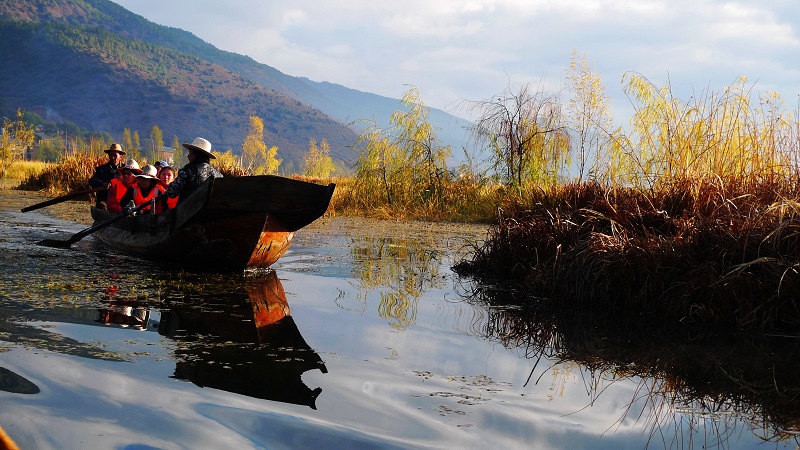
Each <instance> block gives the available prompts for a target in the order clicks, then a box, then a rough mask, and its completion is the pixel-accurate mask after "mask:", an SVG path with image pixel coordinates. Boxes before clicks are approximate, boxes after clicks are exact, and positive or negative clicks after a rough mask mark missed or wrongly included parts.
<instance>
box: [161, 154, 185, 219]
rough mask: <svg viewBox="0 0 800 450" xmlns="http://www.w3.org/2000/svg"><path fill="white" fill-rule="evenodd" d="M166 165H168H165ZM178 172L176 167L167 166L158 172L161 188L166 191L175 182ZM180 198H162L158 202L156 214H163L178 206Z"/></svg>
mask: <svg viewBox="0 0 800 450" xmlns="http://www.w3.org/2000/svg"><path fill="white" fill-rule="evenodd" d="M165 164H166V163H165ZM176 175H177V172H176V171H175V168H174V167H170V166H169V165H165V166H164V167H162V168H161V170H159V171H158V179H159V180H160V182H159V187H160V188H161V189H162V190H164V191H166V190H167V186H169V185H170V183H172V182H173V181H175V176H176ZM178 198H180V197H166V198H164V197H162V198H161V200H159V201H157V202H156V214H162V213H163V212H164V211H166V210H168V209H171V208H174V207H176V206H178Z"/></svg>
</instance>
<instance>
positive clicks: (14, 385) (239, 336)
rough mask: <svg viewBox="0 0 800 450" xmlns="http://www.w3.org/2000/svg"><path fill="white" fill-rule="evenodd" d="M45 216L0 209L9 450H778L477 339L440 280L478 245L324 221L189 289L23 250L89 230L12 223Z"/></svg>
mask: <svg viewBox="0 0 800 450" xmlns="http://www.w3.org/2000/svg"><path fill="white" fill-rule="evenodd" d="M42 199H43V197H40V196H36V195H35V194H32V193H27V192H17V191H10V190H0V266H1V267H0V315H1V316H2V317H0V367H1V368H2V370H0V389H1V390H0V401H1V402H2V408H0V426H2V427H3V429H5V430H6V432H7V433H8V434H9V435H10V436H11V437H12V438H13V439H14V440H15V441H16V442H17V444H19V445H20V446H21V447H22V448H26V449H27V448H31V449H32V448H37V449H48V448H54V449H55V448H58V449H62V448H93V449H103V448H109V449H111V448H130V449H133V448H137V449H141V448H165V449H171V448H176V449H178V448H277V449H280V448H292V449H294V448H381V449H383V448H494V449H506V448H508V449H514V448H554V449H560V448H564V449H567V448H569V449H572V448H608V449H618V448H633V449H641V448H646V447H648V446H649V448H706V447H721V448H753V447H754V446H759V448H774V447H783V446H784V444H776V443H763V442H762V440H760V439H759V438H758V437H757V435H756V432H754V431H751V426H750V425H748V424H747V423H746V421H745V420H741V419H738V418H732V417H729V416H727V415H725V414H724V412H723V413H720V414H700V413H698V412H693V411H691V410H685V409H681V408H680V407H677V406H674V405H672V406H665V405H664V403H663V401H660V400H659V399H658V398H653V397H652V396H648V395H646V393H647V391H648V386H650V384H649V383H652V382H651V381H650V380H643V379H638V378H635V379H627V378H621V379H617V378H616V377H614V376H612V375H607V374H597V373H594V372H591V371H589V370H587V369H585V368H582V367H581V366H579V365H577V364H574V363H569V362H557V361H547V360H539V361H538V362H537V361H536V360H535V359H531V358H528V357H526V350H525V349H523V348H513V346H512V345H508V343H507V342H508V339H504V337H503V336H497V335H492V333H491V332H488V331H487V330H490V329H491V327H489V326H488V324H489V322H490V316H491V312H490V311H487V310H485V309H483V308H481V307H479V306H473V305H472V304H470V303H469V302H465V301H464V300H463V297H462V295H463V294H464V293H465V292H469V291H470V290H471V286H470V285H469V283H468V282H467V281H466V280H459V279H458V278H457V277H456V276H455V275H454V274H453V273H452V272H451V270H450V267H451V266H452V265H453V264H454V263H455V262H456V261H458V260H459V258H461V257H463V256H464V254H465V252H467V251H468V250H469V247H468V246H467V245H466V243H468V242H476V241H479V240H481V239H483V238H484V237H485V228H484V227H472V226H463V225H457V226H456V225H431V224H425V223H417V224H399V223H393V222H385V221H365V220H356V219H344V218H334V219H323V220H320V221H318V222H317V223H315V224H313V225H312V226H310V227H308V228H306V229H304V230H301V231H300V232H299V233H298V234H297V236H296V239H295V242H294V244H293V246H292V248H291V249H290V251H289V252H288V253H287V254H286V255H285V256H284V257H283V258H282V259H281V260H280V261H279V262H278V263H277V264H276V265H275V266H274V271H270V272H266V273H261V274H247V275H242V276H238V275H236V276H219V275H202V274H191V273H180V272H176V271H173V270H170V269H169V268H168V267H161V266H159V265H157V264H153V263H150V262H146V261H142V260H139V259H137V258H133V257H129V256H125V255H122V254H118V253H115V252H114V251H112V250H109V249H107V248H106V247H104V246H102V245H101V244H100V243H99V242H98V241H95V240H94V239H93V238H91V237H88V238H86V239H84V240H83V241H81V242H79V243H78V244H75V245H73V247H72V248H71V249H69V250H59V249H53V248H47V247H42V246H38V245H35V243H36V242H37V241H39V240H41V239H45V238H49V239H67V238H68V237H69V236H71V235H72V234H73V233H75V232H78V231H80V230H81V229H83V228H84V227H86V226H87V224H86V222H85V221H86V219H87V218H86V217H84V214H83V213H84V212H86V210H87V209H88V207H87V205H86V204H85V203H69V204H67V205H60V206H59V207H50V208H46V209H43V210H38V211H34V212H29V213H25V214H23V213H21V212H20V211H19V210H20V208H21V207H23V206H27V205H30V204H33V203H37V202H39V201H41V200H42ZM76 209H77V210H79V212H80V213H81V214H79V215H77V216H75V215H74V214H73V220H72V221H70V220H66V219H65V218H64V214H69V213H70V212H72V211H74V210H76ZM86 215H87V216H88V214H86ZM78 220H81V221H84V222H83V223H78V222H77V221H78ZM501 342H505V343H506V344H505V345H503V344H501ZM507 346H508V347H512V348H506V347H507ZM786 446H789V447H794V445H789V444H786Z"/></svg>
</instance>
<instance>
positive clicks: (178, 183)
mask: <svg viewBox="0 0 800 450" xmlns="http://www.w3.org/2000/svg"><path fill="white" fill-rule="evenodd" d="M188 179H189V176H188V174H187V173H186V171H185V170H184V169H181V170H179V171H178V177H177V178H175V180H174V181H173V182H172V183H170V184H169V186H167V189H166V190H165V191H164V194H166V196H167V197H170V198H172V197H177V196H179V195H181V191H182V190H183V187H184V186H185V185H186V182H187V180H188Z"/></svg>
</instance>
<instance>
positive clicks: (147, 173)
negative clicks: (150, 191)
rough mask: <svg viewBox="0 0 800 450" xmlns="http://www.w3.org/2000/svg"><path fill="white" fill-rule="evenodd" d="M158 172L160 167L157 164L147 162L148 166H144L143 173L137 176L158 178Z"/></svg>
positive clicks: (150, 178)
mask: <svg viewBox="0 0 800 450" xmlns="http://www.w3.org/2000/svg"><path fill="white" fill-rule="evenodd" d="M157 173H158V169H156V166H153V165H150V164H147V165H146V166H144V167H142V170H141V173H139V174H136V178H146V179H148V180H157V179H158V178H156V174H157Z"/></svg>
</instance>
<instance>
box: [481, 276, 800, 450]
mask: <svg viewBox="0 0 800 450" xmlns="http://www.w3.org/2000/svg"><path fill="white" fill-rule="evenodd" d="M465 298H466V299H467V301H468V302H469V303H472V304H475V305H480V306H482V307H483V308H485V309H486V310H487V312H488V316H489V320H488V321H486V322H484V323H483V325H482V326H483V327H484V328H483V329H482V330H476V331H479V333H480V334H482V335H483V336H485V337H487V338H489V339H492V340H496V341H499V342H501V343H502V344H503V345H504V346H506V347H508V348H522V349H524V350H525V351H526V354H527V356H528V357H529V358H533V359H536V360H537V362H538V361H541V360H544V359H547V360H551V361H552V360H555V361H557V366H560V368H561V369H558V368H556V369H555V370H554V372H555V373H558V372H559V371H560V372H562V373H566V372H570V371H579V370H580V368H579V367H578V366H582V367H584V368H585V373H586V374H588V379H587V380H586V381H585V386H586V389H587V392H588V393H589V395H590V401H589V402H590V404H591V403H593V402H594V401H595V400H597V398H598V397H599V396H600V395H602V393H603V391H604V389H606V388H607V387H608V384H609V383H613V382H617V381H620V380H632V381H634V382H636V383H638V389H637V391H636V394H635V397H634V398H632V399H631V400H630V405H629V407H628V408H627V410H626V412H625V414H626V416H627V417H620V418H619V423H622V422H623V421H624V420H633V421H643V422H644V423H645V424H646V425H647V427H648V429H649V433H650V442H651V444H652V445H657V446H659V447H661V446H664V447H667V448H684V447H687V446H688V447H693V446H695V445H697V446H705V445H720V446H723V447H724V446H726V444H729V443H730V442H729V441H735V440H736V439H737V438H738V436H740V435H741V433H742V432H749V433H752V434H753V435H754V436H755V437H757V438H758V439H760V440H763V441H770V442H781V443H787V442H789V443H794V444H798V443H800V440H798V438H797V435H798V434H800V378H798V377H797V373H798V371H800V358H798V356H800V339H798V338H799V337H800V336H797V335H753V334H742V333H737V332H736V331H735V330H733V329H731V328H727V327H724V326H721V327H719V329H709V328H702V329H700V328H698V327H694V326H691V325H689V324H681V323H668V322H666V321H664V320H662V319H661V318H659V317H653V316H650V315H648V314H647V313H646V312H642V311H634V312H632V311H622V310H613V311H612V310H607V309H606V310H600V309H599V308H593V307H591V305H581V307H580V308H564V307H563V305H553V304H550V303H549V302H548V301H547V300H545V299H536V298H523V297H521V296H520V295H519V294H516V293H515V292H513V291H510V290H506V289H497V288H494V287H485V286H479V287H477V288H475V289H474V290H471V291H470V292H469V295H465ZM520 304H523V305H525V306H523V307H519V306H517V305H520ZM531 373H532V374H533V372H531ZM533 381H539V380H533ZM565 385H566V383H565ZM563 388H564V386H561V389H563ZM553 390H554V391H555V392H558V391H559V387H558V386H555V388H554V389H553ZM697 433H699V434H700V435H701V440H700V441H697V440H696V436H694V437H693V435H694V434H697Z"/></svg>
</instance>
